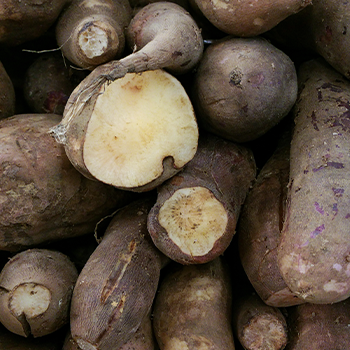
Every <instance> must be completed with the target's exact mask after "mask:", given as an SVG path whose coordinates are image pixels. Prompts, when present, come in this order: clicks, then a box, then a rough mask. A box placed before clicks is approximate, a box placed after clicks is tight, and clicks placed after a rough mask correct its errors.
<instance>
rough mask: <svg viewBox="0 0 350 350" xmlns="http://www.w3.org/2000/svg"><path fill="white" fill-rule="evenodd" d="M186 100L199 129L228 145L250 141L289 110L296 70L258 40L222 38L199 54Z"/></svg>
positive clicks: (282, 55) (270, 46)
mask: <svg viewBox="0 0 350 350" xmlns="http://www.w3.org/2000/svg"><path fill="white" fill-rule="evenodd" d="M191 97H192V102H193V105H194V107H195V110H196V113H197V118H198V123H199V125H200V126H201V127H202V128H204V129H206V130H207V131H209V132H212V133H214V134H216V135H218V136H220V137H223V138H226V139H229V140H231V141H234V142H247V141H252V140H255V139H257V138H259V137H261V136H262V135H264V134H265V133H266V132H267V131H269V130H270V129H271V128H272V127H274V126H276V125H277V124H278V123H279V122H280V121H281V120H282V119H283V118H284V117H285V116H286V115H287V114H288V113H289V111H290V110H291V108H292V107H293V105H294V103H295V101H296V97H297V75H296V70H295V67H294V64H293V62H292V60H291V59H290V58H289V56H287V55H286V54H285V53H284V52H283V51H281V50H279V49H278V48H277V47H275V46H274V45H272V44H271V43H269V42H268V41H267V40H265V39H264V38H262V37H255V38H234V37H225V38H223V39H222V40H219V41H217V42H214V43H213V44H211V45H209V46H208V48H207V49H206V50H205V52H204V54H203V58H202V59H201V61H200V63H199V65H198V69H197V71H196V74H195V78H194V82H193V84H192V94H191Z"/></svg>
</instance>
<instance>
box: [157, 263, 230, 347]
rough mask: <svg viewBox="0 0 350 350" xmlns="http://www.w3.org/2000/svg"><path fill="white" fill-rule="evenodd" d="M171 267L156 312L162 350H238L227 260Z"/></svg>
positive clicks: (158, 295)
mask: <svg viewBox="0 0 350 350" xmlns="http://www.w3.org/2000/svg"><path fill="white" fill-rule="evenodd" d="M170 267H171V269H168V270H167V271H166V273H165V274H164V278H163V279H162V281H161V283H160V286H159V291H158V293H157V296H156V299H155V302H154V310H153V328H154V332H155V336H156V339H157V341H158V344H159V348H160V350H179V349H211V350H234V349H235V346H234V339H233V332H232V328H231V306H232V305H231V303H232V294H231V281H230V277H229V273H228V270H227V266H226V265H225V263H224V262H223V260H222V259H221V258H220V257H219V258H217V259H215V260H213V261H211V262H209V263H207V264H200V265H187V266H182V265H177V264H176V265H173V266H171V265H170Z"/></svg>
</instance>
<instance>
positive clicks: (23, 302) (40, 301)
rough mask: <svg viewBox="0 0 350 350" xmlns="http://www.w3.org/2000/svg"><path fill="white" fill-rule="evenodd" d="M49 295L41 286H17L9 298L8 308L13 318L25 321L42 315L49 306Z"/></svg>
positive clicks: (26, 284) (27, 284)
mask: <svg viewBox="0 0 350 350" xmlns="http://www.w3.org/2000/svg"><path fill="white" fill-rule="evenodd" d="M50 301H51V293H50V291H49V290H48V289H47V288H46V287H45V286H43V285H39V284H36V283H24V284H20V285H19V286H17V287H16V288H15V289H14V290H13V291H12V293H11V297H10V298H9V307H10V309H11V311H12V313H13V314H14V315H15V316H21V315H23V314H24V315H25V316H26V318H27V319H29V318H34V317H36V316H39V315H41V314H43V313H44V312H45V311H46V310H47V309H48V308H49V306H50Z"/></svg>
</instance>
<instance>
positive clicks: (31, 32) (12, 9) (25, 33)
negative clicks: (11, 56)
mask: <svg viewBox="0 0 350 350" xmlns="http://www.w3.org/2000/svg"><path fill="white" fill-rule="evenodd" d="M70 1H71V0H43V1H37V0H26V1H17V0H6V1H4V2H1V4H0V43H1V44H5V45H8V46H15V45H20V44H22V43H25V42H27V41H30V40H33V39H37V38H39V37H41V36H42V35H43V34H44V33H46V32H47V30H48V29H49V28H50V27H51V26H52V25H53V24H54V23H55V21H56V20H57V18H58V16H59V15H60V13H61V11H62V9H63V8H64V7H65V6H66V5H67V4H69V2H70Z"/></svg>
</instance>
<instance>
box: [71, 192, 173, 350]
mask: <svg viewBox="0 0 350 350" xmlns="http://www.w3.org/2000/svg"><path fill="white" fill-rule="evenodd" d="M153 202H154V198H153V196H151V197H149V198H145V199H144V200H140V201H136V202H134V203H132V204H130V205H129V206H126V207H124V208H123V209H121V210H120V211H118V212H117V213H116V215H115V216H114V217H113V219H112V221H111V222H110V224H109V225H108V227H107V230H106V232H105V234H104V236H103V238H102V240H101V243H100V244H99V246H98V247H97V248H96V249H95V251H94V252H93V253H92V254H91V256H90V258H89V260H88V261H87V262H86V264H85V266H84V268H83V269H82V271H81V273H80V275H79V277H78V280H77V283H76V285H75V288H74V291H73V297H72V303H71V314H70V315H71V316H70V325H71V333H72V338H73V340H74V341H75V342H77V344H78V345H79V346H80V347H81V348H82V349H83V350H110V349H112V348H113V349H119V348H120V347H121V346H122V345H124V344H125V343H126V342H128V341H130V340H131V339H132V338H133V337H134V336H135V332H136V331H137V329H138V328H139V327H140V325H141V323H142V322H143V319H144V317H146V316H147V315H148V313H149V312H150V310H151V307H152V304H153V300H154V297H155V294H156V291H157V288H158V282H159V276H160V270H161V268H162V267H163V264H164V263H165V261H166V260H167V259H165V258H164V257H163V255H162V254H161V253H160V252H159V251H158V249H157V248H156V247H155V246H154V244H153V242H152V240H151V239H150V237H149V234H148V232H147V215H148V212H149V210H150V208H151V206H152V204H153Z"/></svg>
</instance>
